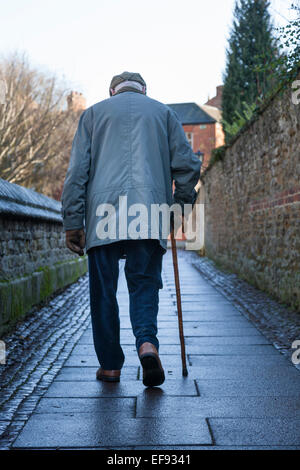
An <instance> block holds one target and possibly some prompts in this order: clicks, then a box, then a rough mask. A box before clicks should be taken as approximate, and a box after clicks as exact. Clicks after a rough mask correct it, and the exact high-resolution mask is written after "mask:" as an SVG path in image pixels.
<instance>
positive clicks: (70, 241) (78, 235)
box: [66, 228, 85, 256]
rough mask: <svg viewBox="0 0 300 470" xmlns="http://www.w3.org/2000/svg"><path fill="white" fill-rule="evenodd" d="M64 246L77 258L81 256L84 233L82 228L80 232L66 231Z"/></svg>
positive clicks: (83, 245)
mask: <svg viewBox="0 0 300 470" xmlns="http://www.w3.org/2000/svg"><path fill="white" fill-rule="evenodd" d="M66 245H67V247H68V248H69V250H71V251H73V252H74V253H76V254H77V255H79V256H83V255H84V251H83V248H84V247H85V232H84V230H83V228H82V229H80V230H66Z"/></svg>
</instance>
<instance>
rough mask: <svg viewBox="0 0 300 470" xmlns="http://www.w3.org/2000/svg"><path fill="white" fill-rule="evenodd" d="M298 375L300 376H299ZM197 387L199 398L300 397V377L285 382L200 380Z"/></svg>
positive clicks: (278, 379)
mask: <svg viewBox="0 0 300 470" xmlns="http://www.w3.org/2000/svg"><path fill="white" fill-rule="evenodd" d="M299 375H300V374H299ZM196 382H197V387H198V390H199V393H200V395H201V397H220V398H223V397H240V398H245V399H247V398H248V397H289V396H292V397H296V398H297V399H298V397H299V396H300V393H299V391H300V377H299V376H294V377H293V379H291V378H289V379H288V380H286V376H285V375H284V374H282V375H281V376H280V377H276V378H275V377H274V378H272V377H267V378H266V377H257V376H256V377H255V380H253V381H251V380H246V378H244V377H241V378H240V379H239V380H226V379H225V380H221V379H202V380H197V381H196Z"/></svg>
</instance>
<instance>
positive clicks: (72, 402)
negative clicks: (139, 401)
mask: <svg viewBox="0 0 300 470" xmlns="http://www.w3.org/2000/svg"><path fill="white" fill-rule="evenodd" d="M135 407H136V400H135V399H134V398H124V397H122V398H113V397H109V398H107V397H101V398H88V399H87V398H70V397H68V398H42V399H41V400H40V402H39V404H38V406H37V408H36V409H35V413H62V412H63V413H70V412H74V413H96V414H97V415H99V414H100V415H102V414H111V413H122V419H123V418H124V417H127V418H134V417H135V411H136V408H135ZM120 419H121V417H120Z"/></svg>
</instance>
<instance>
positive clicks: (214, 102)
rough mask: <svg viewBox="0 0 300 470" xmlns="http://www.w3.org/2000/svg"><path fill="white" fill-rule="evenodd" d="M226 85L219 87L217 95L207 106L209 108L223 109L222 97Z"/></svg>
mask: <svg viewBox="0 0 300 470" xmlns="http://www.w3.org/2000/svg"><path fill="white" fill-rule="evenodd" d="M223 88H224V85H219V86H217V94H216V96H214V98H211V99H210V100H208V101H207V102H206V103H205V104H207V105H208V106H214V107H215V108H218V109H222V95H223Z"/></svg>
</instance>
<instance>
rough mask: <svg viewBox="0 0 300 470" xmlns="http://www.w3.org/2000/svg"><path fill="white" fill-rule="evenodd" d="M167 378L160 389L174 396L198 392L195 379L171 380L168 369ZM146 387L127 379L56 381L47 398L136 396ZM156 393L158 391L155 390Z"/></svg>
mask: <svg viewBox="0 0 300 470" xmlns="http://www.w3.org/2000/svg"><path fill="white" fill-rule="evenodd" d="M166 374H167V380H166V381H165V382H164V384H163V385H161V387H160V388H158V390H159V391H162V392H164V393H167V394H168V395H170V396H171V395H174V396H196V395H197V394H198V392H197V388H196V384H195V381H194V380H193V379H192V380H187V379H184V378H181V379H180V378H177V379H176V380H170V379H169V377H168V371H166ZM144 390H145V387H144V385H143V383H142V381H141V380H139V381H130V382H129V381H125V380H122V381H121V382H120V383H118V384H110V383H105V382H101V381H98V380H94V381H93V382H92V381H90V382H83V381H82V382H79V381H74V382H71V381H66V382H62V381H55V382H53V383H52V385H51V386H50V387H49V389H48V390H47V392H46V394H45V395H44V397H46V398H56V397H57V398H67V397H70V398H99V397H121V398H122V397H136V396H138V395H139V394H140V393H143V392H144ZM154 393H156V391H155V392H154Z"/></svg>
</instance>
